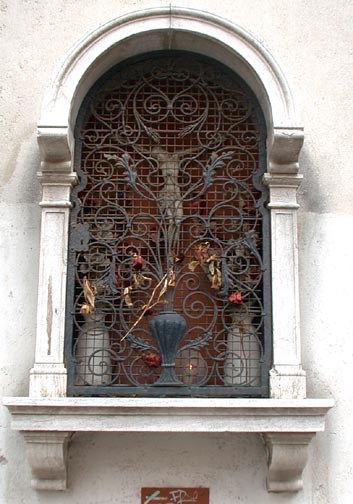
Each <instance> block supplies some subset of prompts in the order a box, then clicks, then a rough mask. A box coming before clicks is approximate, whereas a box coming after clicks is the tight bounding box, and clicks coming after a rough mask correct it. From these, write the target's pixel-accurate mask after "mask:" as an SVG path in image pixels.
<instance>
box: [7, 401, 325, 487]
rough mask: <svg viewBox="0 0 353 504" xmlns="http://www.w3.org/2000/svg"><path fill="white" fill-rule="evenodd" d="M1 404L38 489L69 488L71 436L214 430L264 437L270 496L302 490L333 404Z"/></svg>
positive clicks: (253, 402)
mask: <svg viewBox="0 0 353 504" xmlns="http://www.w3.org/2000/svg"><path fill="white" fill-rule="evenodd" d="M3 403H4V404H5V406H7V408H8V409H9V411H10V413H11V415H12V423H11V427H12V429H14V430H18V431H20V432H22V433H23V435H24V437H25V439H26V442H27V452H28V460H29V463H30V464H31V468H32V473H33V480H32V486H33V487H34V488H36V489H40V490H42V489H44V490H64V489H65V488H66V473H67V466H66V451H67V450H66V447H67V444H68V443H69V440H70V437H71V435H72V434H73V433H74V432H154V433H158V432H160V433H163V432H185V433H186V432H203V433H206V432H209V433H257V434H261V435H262V436H263V439H264V442H265V445H266V448H267V454H268V478H267V488H268V490H269V491H273V492H293V491H297V490H300V489H301V488H302V486H303V482H302V472H303V469H304V467H305V464H306V461H307V447H308V445H309V443H310V441H311V439H312V438H313V437H314V436H315V434H316V433H317V432H322V431H323V430H324V428H325V415H326V413H327V411H328V410H329V409H330V408H331V407H332V406H333V400H331V399H296V400H282V399H206V398H202V399H201V398H200V399H184V398H175V399H171V398H168V399H167V398H166V399H164V398H160V399H150V398H148V399H146V398H94V399H91V398H89V399H88V398H67V397H63V398H42V399H33V398H27V397H7V398H4V399H3ZM48 453H50V457H48Z"/></svg>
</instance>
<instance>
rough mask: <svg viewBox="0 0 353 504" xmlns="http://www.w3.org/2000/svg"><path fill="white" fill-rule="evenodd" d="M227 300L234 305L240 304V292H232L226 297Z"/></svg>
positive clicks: (241, 297) (241, 298)
mask: <svg viewBox="0 0 353 504" xmlns="http://www.w3.org/2000/svg"><path fill="white" fill-rule="evenodd" d="M228 301H229V302H230V303H232V304H235V305H241V304H243V296H242V295H241V293H240V292H233V294H231V295H230V296H229V297H228Z"/></svg>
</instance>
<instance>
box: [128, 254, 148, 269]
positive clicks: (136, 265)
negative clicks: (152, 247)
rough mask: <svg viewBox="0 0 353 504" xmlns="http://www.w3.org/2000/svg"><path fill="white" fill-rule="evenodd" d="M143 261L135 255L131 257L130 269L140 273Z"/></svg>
mask: <svg viewBox="0 0 353 504" xmlns="http://www.w3.org/2000/svg"><path fill="white" fill-rule="evenodd" d="M144 263H145V261H144V260H143V258H142V257H141V256H140V255H136V256H134V257H133V259H132V262H131V267H132V269H134V270H135V271H140V270H141V269H142V268H143V265H144Z"/></svg>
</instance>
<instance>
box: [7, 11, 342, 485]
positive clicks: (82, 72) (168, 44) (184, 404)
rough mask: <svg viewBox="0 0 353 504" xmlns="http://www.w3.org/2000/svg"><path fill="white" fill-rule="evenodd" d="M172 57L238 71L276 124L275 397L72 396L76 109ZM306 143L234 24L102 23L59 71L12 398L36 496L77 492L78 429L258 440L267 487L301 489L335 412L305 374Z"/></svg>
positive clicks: (259, 54)
mask: <svg viewBox="0 0 353 504" xmlns="http://www.w3.org/2000/svg"><path fill="white" fill-rule="evenodd" d="M168 49H174V50H175V49H176V50H183V51H190V49H192V51H193V52H194V53H198V54H200V55H207V56H209V57H212V58H214V59H215V60H217V61H219V62H221V63H223V64H224V65H226V66H228V67H229V68H230V69H231V70H233V71H234V72H235V73H236V74H238V75H239V76H240V77H241V78H242V79H243V80H244V81H245V82H246V83H247V84H248V85H249V86H250V88H251V89H252V91H253V92H254V94H255V95H256V97H257V99H258V101H259V103H260V106H261V108H262V110H263V113H264V116H265V120H266V126H267V131H268V140H267V154H268V160H267V173H266V174H265V177H264V182H265V183H266V184H267V185H268V187H269V190H270V202H269V208H270V209H271V247H272V292H273V294H272V297H273V299H272V318H273V366H272V369H271V371H270V397H271V398H270V399H192V400H189V399H181V398H180V399H147V398H131V399H129V398H128V399H126V398H111V399H110V398H109V399H107V398H93V399H87V398H67V397H66V385H67V383H66V382H67V381H66V376H67V373H66V368H65V364H64V332H65V331H64V329H65V297H66V275H67V273H66V267H67V249H68V223H69V213H70V190H71V187H72V186H73V184H74V183H75V181H76V175H75V173H74V171H73V155H74V139H73V127H74V125H75V122H76V117H77V113H78V110H79V108H80V106H81V103H82V101H83V99H84V97H85V96H86V94H87V92H88V91H89V89H90V88H91V86H92V85H93V84H94V83H95V82H96V81H97V80H98V79H99V77H101V76H102V75H103V74H104V73H105V72H106V71H107V70H109V69H110V68H111V67H112V66H114V65H116V64H117V63H119V62H121V61H123V60H125V59H127V58H129V57H132V56H136V55H139V54H141V53H146V52H152V51H159V50H168ZM303 138H304V136H303V127H302V126H301V122H300V119H299V117H298V113H297V110H296V107H295V104H294V101H293V97H292V94H291V92H290V89H289V86H288V84H287V82H286V79H285V77H284V76H283V74H282V72H281V70H280V68H279V66H278V65H277V63H276V62H275V61H274V59H273V58H272V56H271V55H270V54H269V53H268V52H267V51H266V50H265V49H264V47H263V46H262V45H261V44H260V43H259V42H258V41H257V40H256V39H255V38H254V37H253V36H252V35H250V34H249V33H247V32H246V31H245V30H243V29H242V28H239V27H237V26H234V25H233V24H231V23H229V22H228V21H226V20H224V19H221V18H218V17H216V16H213V15H210V14H208V13H206V12H201V11H196V10H191V9H184V8H177V7H166V8H158V9H150V10H144V11H140V12H137V13H133V14H131V15H128V16H124V17H122V18H118V19H114V20H112V21H110V22H108V23H106V24H104V25H101V26H100V27H99V28H98V29H97V30H95V31H94V32H92V33H90V34H88V35H86V36H85V37H84V38H83V39H81V40H80V41H79V42H78V43H77V44H76V45H75V46H74V47H73V49H72V51H71V52H70V53H69V54H68V55H67V57H66V59H65V60H64V61H63V63H62V64H61V65H60V66H59V67H58V69H57V72H56V75H55V77H54V80H53V82H52V85H51V86H50V88H49V90H48V93H47V94H46V96H45V99H44V103H43V109H42V115H41V119H40V121H39V123H38V143H39V148H40V155H41V171H40V173H39V179H40V182H41V184H42V187H43V199H42V202H41V203H40V205H41V207H42V228H41V248H40V273H39V289H38V313H37V336H36V355H35V363H34V366H33V369H32V370H31V372H30V386H29V398H7V399H5V400H4V402H5V404H6V405H7V406H8V408H9V409H10V411H11V413H12V415H13V424H12V427H13V428H14V429H16V430H20V431H22V432H23V434H24V436H25V439H26V441H27V445H28V457H29V461H30V463H31V466H32V472H33V480H32V486H33V487H34V488H37V489H52V490H63V489H65V488H66V447H67V443H68V441H69V439H70V437H71V434H72V433H73V432H75V431H78V432H79V431H86V432H87V431H105V432H118V431H124V432H128V431H134V432H135V431H138V432H166V431H167V432H234V433H236V432H238V433H239V432H256V433H260V434H262V435H263V437H264V440H265V443H266V446H267V449H268V464H269V471H268V482H267V485H268V490H269V491H275V492H280V491H296V490H299V489H300V488H301V487H302V485H303V482H302V471H303V469H304V467H305V464H306V457H307V446H308V444H309V442H310V440H311V439H312V437H313V436H314V435H315V433H316V432H318V431H322V430H323V429H324V416H325V414H326V412H327V410H328V409H329V408H330V407H332V405H333V402H332V401H331V400H324V399H323V400H321V399H316V400H310V399H305V397H306V377H305V371H304V370H303V369H302V366H301V350H300V323H299V285H298V258H297V215H296V213H297V209H298V204H297V199H296V193H297V189H298V186H299V185H300V182H301V179H302V177H301V175H299V174H298V168H299V166H298V157H299V153H300V150H301V147H302V144H303ZM126 415H128V416H129V422H128V424H129V427H126V424H127V422H126V421H125V419H124V417H125V416H126ZM157 416H158V418H159V420H158V419H157ZM143 417H144V420H143ZM161 417H162V418H161ZM48 418H50V422H49V423H48ZM103 418H104V421H103ZM146 418H147V419H146ZM161 420H162V421H161ZM49 424H50V425H49ZM49 446H50V450H49ZM48 450H49V451H48Z"/></svg>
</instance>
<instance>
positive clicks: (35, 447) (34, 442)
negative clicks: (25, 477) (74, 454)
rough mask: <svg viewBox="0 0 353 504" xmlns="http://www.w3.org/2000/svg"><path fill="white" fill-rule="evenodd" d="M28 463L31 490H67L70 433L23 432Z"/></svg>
mask: <svg viewBox="0 0 353 504" xmlns="http://www.w3.org/2000/svg"><path fill="white" fill-rule="evenodd" d="M23 435H24V438H25V440H26V445H27V457H28V462H29V464H30V466H31V469H32V476H33V478H32V480H31V485H32V488H35V489H36V490H65V489H66V488H67V465H66V464H67V446H68V442H69V440H70V438H71V435H72V433H71V432H65V431H60V432H50V431H23Z"/></svg>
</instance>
